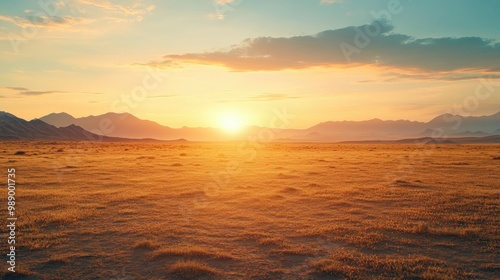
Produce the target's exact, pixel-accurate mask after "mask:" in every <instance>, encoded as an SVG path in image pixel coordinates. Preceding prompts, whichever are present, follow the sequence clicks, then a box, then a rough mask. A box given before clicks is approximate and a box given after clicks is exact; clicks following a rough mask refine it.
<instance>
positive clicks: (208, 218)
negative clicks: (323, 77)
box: [0, 142, 500, 279]
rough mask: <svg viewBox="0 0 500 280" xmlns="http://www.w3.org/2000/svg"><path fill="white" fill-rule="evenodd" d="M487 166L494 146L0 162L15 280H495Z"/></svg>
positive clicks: (337, 147) (111, 154) (59, 153)
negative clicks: (10, 175)
mask: <svg viewBox="0 0 500 280" xmlns="http://www.w3.org/2000/svg"><path fill="white" fill-rule="evenodd" d="M22 152H24V153H22ZM499 157H500V145H417V144H415V145H348V144H291V143H289V144H278V143H272V144H271V143H266V144H259V145H240V143H185V144H179V143H177V144H174V143H168V144H130V143H128V144H123V143H82V142H3V143H1V148H0V163H1V165H2V169H4V172H3V173H4V177H5V178H6V177H7V176H6V169H7V168H12V167H14V168H16V175H17V193H16V199H17V205H16V207H17V215H18V219H19V220H18V222H17V226H18V240H17V241H18V244H17V248H18V256H17V266H16V268H17V270H18V271H19V273H18V274H17V277H19V279H368V278H370V279H469V278H478V279H494V278H495V277H497V276H498V275H500V257H499V251H500V250H499V249H500V223H499V215H498V213H499V210H500V209H499V208H500V207H499V206H500V203H499V202H500V200H499V198H500V160H498V159H499ZM2 204H3V205H6V195H4V196H2ZM5 212H6V211H5ZM4 216H6V213H5V214H4ZM3 232H4V235H3V236H4V237H6V233H5V229H4V231H3ZM4 240H5V246H3V248H4V249H2V252H3V253H4V256H5V254H7V253H8V252H7V244H6V238H4ZM4 263H5V262H4ZM4 266H5V267H4V269H3V271H2V272H1V273H2V275H3V277H4V278H9V277H12V275H9V274H6V273H5V272H6V271H7V265H6V264H4Z"/></svg>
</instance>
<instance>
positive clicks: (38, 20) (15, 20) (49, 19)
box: [0, 14, 94, 29]
mask: <svg viewBox="0 0 500 280" xmlns="http://www.w3.org/2000/svg"><path fill="white" fill-rule="evenodd" d="M0 20H2V21H5V22H9V23H11V24H14V25H16V26H18V27H20V28H26V27H52V28H60V29H62V28H64V29H73V28H74V27H75V26H76V25H80V24H87V23H91V22H93V21H94V20H92V19H88V18H81V17H72V16H63V17H61V16H44V15H38V16H35V15H31V14H29V15H26V16H22V17H20V16H2V15H0Z"/></svg>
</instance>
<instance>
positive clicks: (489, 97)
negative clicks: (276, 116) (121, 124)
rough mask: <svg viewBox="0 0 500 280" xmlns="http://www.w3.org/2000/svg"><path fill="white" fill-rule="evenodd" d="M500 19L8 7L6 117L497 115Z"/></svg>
mask: <svg viewBox="0 0 500 280" xmlns="http://www.w3.org/2000/svg"><path fill="white" fill-rule="evenodd" d="M39 3H46V5H40V4H39ZM498 11H500V2H499V1H474V0H469V1H465V0H461V1H458V0H442V1H430V0H428V1H424V0H422V1H418V0H413V1H410V0H400V1H397V0H384V1H373V0H301V1H299V0H296V1H293V0H273V1H269V0H234V1H231V0H219V1H218V2H217V1H212V0H165V1H160V0H156V1H155V0H144V1H127V0H126V1H109V0H102V1H101V0H64V1H50V0H41V1H39V0H26V1H14V0H8V1H1V2H0V62H1V63H0V111H7V112H10V113H13V114H15V115H17V116H18V117H21V118H25V119H32V118H37V117H41V116H44V115H46V114H49V113H52V112H67V113H69V114H71V115H73V116H75V117H82V116H88V115H98V114H102V113H106V112H111V111H113V112H124V111H127V112H129V113H132V114H134V115H136V116H137V117H139V118H143V119H149V120H153V121H156V122H158V123H160V124H163V125H167V126H170V127H182V126H190V127H198V126H210V127H216V126H219V125H221V119H224V118H225V119H226V120H227V119H228V118H232V117H235V118H239V119H241V121H242V122H243V123H244V124H249V125H250V124H252V125H262V126H266V125H268V123H269V119H270V118H271V116H272V114H273V111H274V110H283V108H285V107H286V111H287V112H288V113H290V114H292V115H294V118H293V120H292V122H291V123H290V128H305V127H309V126H312V125H315V124H317V123H319V122H323V121H328V120H366V119H372V118H380V119H410V120H419V121H428V120H430V119H432V118H433V117H435V116H436V115H439V114H443V113H446V112H452V113H454V112H457V113H460V112H463V113H466V114H468V115H484V114H492V113H496V112H498V111H500V17H499V16H498ZM487 93H488V94H487ZM476 101H478V102H479V104H475V103H474V102H476Z"/></svg>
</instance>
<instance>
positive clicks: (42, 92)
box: [19, 90, 62, 95]
mask: <svg viewBox="0 0 500 280" xmlns="http://www.w3.org/2000/svg"><path fill="white" fill-rule="evenodd" d="M54 93H62V91H53V90H47V91H39V90H26V91H20V92H19V94H21V95H45V94H54Z"/></svg>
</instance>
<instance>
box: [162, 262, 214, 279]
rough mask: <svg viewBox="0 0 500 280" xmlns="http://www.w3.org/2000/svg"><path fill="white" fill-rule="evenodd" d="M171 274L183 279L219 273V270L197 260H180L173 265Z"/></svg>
mask: <svg viewBox="0 0 500 280" xmlns="http://www.w3.org/2000/svg"><path fill="white" fill-rule="evenodd" d="M168 272H169V274H172V275H173V276H175V277H176V278H181V279H200V278H206V277H210V276H215V275H217V274H219V272H218V270H217V269H215V268H212V267H210V266H208V265H206V264H204V263H200V262H197V261H179V262H176V263H174V264H173V265H171V266H170V267H169V269H168Z"/></svg>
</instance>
